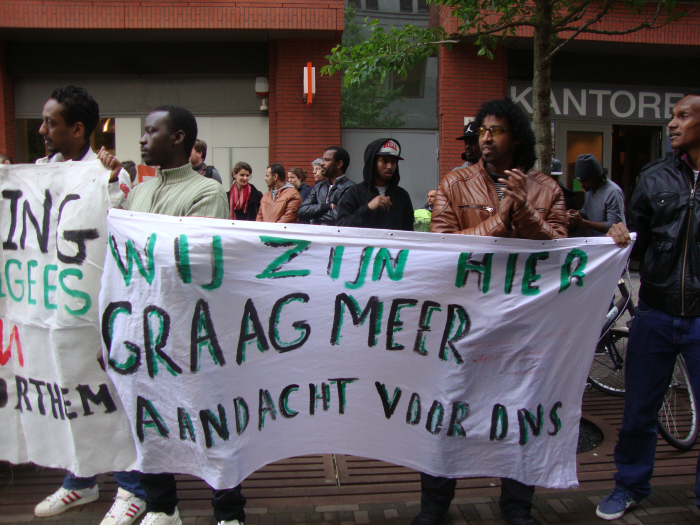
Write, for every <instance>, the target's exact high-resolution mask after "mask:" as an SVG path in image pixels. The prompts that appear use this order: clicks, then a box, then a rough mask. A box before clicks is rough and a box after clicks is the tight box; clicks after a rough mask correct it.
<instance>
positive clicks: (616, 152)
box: [610, 125, 663, 203]
mask: <svg viewBox="0 0 700 525" xmlns="http://www.w3.org/2000/svg"><path fill="white" fill-rule="evenodd" d="M662 137H663V128H662V127H661V126H625V125H613V126H612V158H611V164H610V178H611V179H612V180H613V181H614V182H616V183H617V184H618V186H620V188H622V190H623V191H624V192H625V203H629V199H630V197H631V196H632V192H633V191H634V187H635V186H636V185H637V178H638V177H639V172H640V171H641V169H642V168H643V167H644V165H645V164H648V163H649V162H651V161H653V160H656V159H658V158H659V157H660V156H661V155H662V151H661V147H662Z"/></svg>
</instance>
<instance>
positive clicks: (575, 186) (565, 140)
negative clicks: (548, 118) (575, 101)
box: [555, 122, 612, 191]
mask: <svg viewBox="0 0 700 525" xmlns="http://www.w3.org/2000/svg"><path fill="white" fill-rule="evenodd" d="M555 134H556V135H555V136H556V142H555V144H556V147H555V152H556V155H555V156H556V158H558V159H560V160H561V161H562V171H563V172H564V175H563V180H562V182H564V185H565V186H566V187H567V188H569V189H571V190H574V191H581V185H580V184H579V182H578V181H577V180H576V178H575V176H574V175H575V171H576V157H578V156H579V155H583V154H585V153H592V154H593V155H594V156H595V157H596V158H597V159H598V161H599V162H600V163H601V164H602V165H603V167H606V168H608V169H609V168H610V159H611V150H612V147H611V145H612V125H610V124H588V123H576V122H563V123H555Z"/></svg>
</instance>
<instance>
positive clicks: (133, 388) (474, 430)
mask: <svg viewBox="0 0 700 525" xmlns="http://www.w3.org/2000/svg"><path fill="white" fill-rule="evenodd" d="M108 223H109V231H110V253H109V255H108V257H107V260H106V262H105V273H104V275H103V280H102V292H101V295H100V312H101V315H102V328H103V343H104V347H103V352H104V357H105V361H106V362H108V363H109V364H108V371H109V374H110V376H111V378H112V380H113V381H114V383H115V385H116V387H117V390H118V391H119V395H120V397H121V399H122V402H123V404H124V407H125V409H126V411H127V414H128V416H129V420H130V421H131V425H132V427H133V431H132V432H133V434H134V435H135V436H136V438H137V449H138V457H139V469H141V470H142V471H143V472H153V473H157V472H180V473H188V474H193V475H196V476H199V477H201V478H203V479H205V480H206V481H207V482H208V483H209V484H211V485H212V486H213V487H215V488H219V489H222V488H225V487H233V486H235V485H236V484H238V483H239V482H240V481H241V480H243V479H244V478H245V477H246V476H247V475H249V474H250V473H252V472H254V471H255V470H257V469H258V468H260V467H261V466H263V465H265V464H266V463H269V462H271V461H275V460H278V459H281V458H287V457H291V456H298V455H302V454H312V453H343V454H355V455H360V456H365V457H372V458H377V459H382V460H386V461H389V462H392V463H396V464H400V465H405V466H408V467H412V468H414V469H417V470H421V471H424V472H428V473H430V474H433V475H447V476H504V477H509V478H514V479H517V480H520V481H522V482H525V483H528V484H534V485H543V486H547V487H573V486H576V485H577V479H576V458H575V451H576V444H577V436H578V428H579V419H580V415H581V410H580V407H581V397H582V394H583V389H584V385H585V383H586V376H587V373H588V368H589V366H590V363H591V360H592V357H593V353H594V348H595V345H596V342H597V339H598V335H599V332H600V329H601V327H602V324H603V320H604V317H605V313H606V312H607V307H608V306H609V304H610V300H611V298H612V295H613V292H614V290H615V284H616V282H617V280H618V278H619V277H620V275H621V273H622V270H623V268H624V265H625V261H626V260H627V256H628V254H629V253H628V252H629V250H623V249H619V248H618V247H616V246H615V245H614V244H612V241H610V240H609V239H605V238H602V239H569V240H557V241H523V240H518V239H498V238H493V237H466V236H460V235H439V234H429V233H413V232H410V233H408V232H393V231H383V230H369V229H368V230H364V229H356V228H337V227H320V226H319V227H316V226H305V225H282V224H279V225H277V224H264V223H250V222H242V221H238V222H231V221H225V220H215V219H204V218H180V217H165V216H161V215H151V216H146V215H144V214H139V213H131V212H126V211H122V210H113V211H111V212H110V217H109V219H108Z"/></svg>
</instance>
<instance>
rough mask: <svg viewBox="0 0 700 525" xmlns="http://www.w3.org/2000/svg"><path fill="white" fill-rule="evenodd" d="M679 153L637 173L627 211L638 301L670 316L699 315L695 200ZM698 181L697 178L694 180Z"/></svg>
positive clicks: (699, 220)
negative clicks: (638, 285)
mask: <svg viewBox="0 0 700 525" xmlns="http://www.w3.org/2000/svg"><path fill="white" fill-rule="evenodd" d="M684 155H685V154H684V153H682V152H679V153H678V154H676V155H675V156H674V157H665V158H662V159H659V160H657V161H655V162H652V163H650V164H647V165H646V166H645V167H644V168H642V172H641V174H640V176H639V183H638V184H637V186H636V188H635V189H634V194H633V195H632V199H631V201H630V205H629V208H628V210H629V223H630V230H631V231H636V232H637V241H636V242H635V245H634V249H633V251H632V255H633V256H634V257H641V258H642V266H641V288H640V290H639V299H640V300H641V301H642V302H644V303H645V304H647V305H648V306H651V307H652V308H656V309H658V310H662V311H664V312H666V313H668V314H671V315H681V316H691V317H696V316H699V315H700V195H699V194H698V192H697V189H698V181H695V186H694V187H693V186H692V185H691V181H692V180H693V172H692V169H691V168H690V166H689V165H688V163H687V162H686V161H685V160H684ZM698 178H700V177H698Z"/></svg>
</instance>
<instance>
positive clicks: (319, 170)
mask: <svg viewBox="0 0 700 525" xmlns="http://www.w3.org/2000/svg"><path fill="white" fill-rule="evenodd" d="M311 168H312V169H313V170H314V180H315V181H316V183H319V182H321V181H322V180H325V178H326V173H325V171H324V169H323V159H316V160H315V161H313V162H312V163H311Z"/></svg>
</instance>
